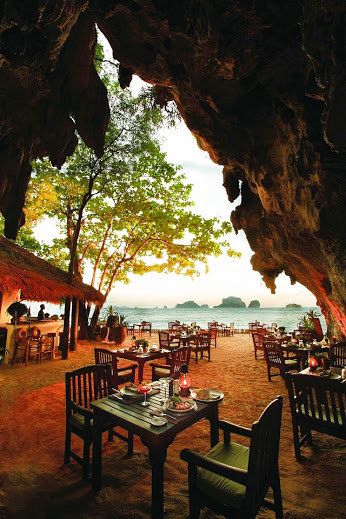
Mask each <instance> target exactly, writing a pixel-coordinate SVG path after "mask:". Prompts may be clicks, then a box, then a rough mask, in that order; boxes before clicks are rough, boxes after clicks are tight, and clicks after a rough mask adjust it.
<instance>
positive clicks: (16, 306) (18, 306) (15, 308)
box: [6, 301, 28, 317]
mask: <svg viewBox="0 0 346 519" xmlns="http://www.w3.org/2000/svg"><path fill="white" fill-rule="evenodd" d="M6 312H7V313H8V314H9V315H10V316H11V317H14V316H17V317H22V316H23V315H25V314H26V313H27V312H28V307H27V306H26V305H25V304H24V303H20V302H19V301H16V302H15V303H12V304H10V306H9V307H8V308H7V310H6Z"/></svg>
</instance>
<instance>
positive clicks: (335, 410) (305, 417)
mask: <svg viewBox="0 0 346 519" xmlns="http://www.w3.org/2000/svg"><path fill="white" fill-rule="evenodd" d="M285 382H286V387H287V390H288V396H289V400H290V407H291V416H292V428H293V443H294V451H295V456H296V458H297V459H298V460H299V459H300V458H301V452H300V447H301V446H302V445H303V444H304V443H308V444H311V443H312V436H311V431H312V430H314V431H318V432H321V433H324V434H329V435H331V436H335V437H336V438H341V439H342V440H346V411H345V409H346V384H341V383H340V381H339V380H332V379H327V378H321V377H317V376H312V375H304V374H300V373H287V375H286V377H285Z"/></svg>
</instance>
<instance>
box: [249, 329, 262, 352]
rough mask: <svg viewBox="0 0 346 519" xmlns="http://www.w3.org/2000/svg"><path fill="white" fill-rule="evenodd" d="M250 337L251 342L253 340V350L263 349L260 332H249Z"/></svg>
mask: <svg viewBox="0 0 346 519" xmlns="http://www.w3.org/2000/svg"><path fill="white" fill-rule="evenodd" d="M251 337H252V342H253V347H254V349H255V350H263V348H262V342H263V335H261V334H260V333H257V332H256V333H252V334H251Z"/></svg>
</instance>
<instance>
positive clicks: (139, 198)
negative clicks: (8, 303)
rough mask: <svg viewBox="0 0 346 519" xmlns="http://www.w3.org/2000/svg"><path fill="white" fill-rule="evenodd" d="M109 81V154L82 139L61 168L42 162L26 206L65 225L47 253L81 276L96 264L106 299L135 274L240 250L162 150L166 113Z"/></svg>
mask: <svg viewBox="0 0 346 519" xmlns="http://www.w3.org/2000/svg"><path fill="white" fill-rule="evenodd" d="M107 81H108V83H109V84H108V87H109V93H110V106H111V118H110V124H109V127H108V131H107V134H106V143H105V151H104V155H103V156H102V157H101V158H98V157H96V156H95V154H94V153H93V152H92V151H90V150H89V149H88V148H87V147H86V146H85V144H84V143H83V142H82V141H80V142H79V145H78V147H77V149H76V151H75V153H74V154H73V155H72V157H70V158H69V160H68V161H67V163H66V165H65V166H64V168H63V169H62V170H61V171H59V170H57V169H56V168H54V167H53V166H52V165H51V164H50V163H49V161H48V160H42V161H36V163H35V165H34V175H33V180H32V182H31V186H30V190H29V194H28V198H27V205H26V214H27V219H28V220H31V222H34V223H37V221H39V220H40V219H42V218H43V217H45V216H50V217H52V216H53V217H55V218H56V219H57V221H58V223H59V227H60V230H61V235H62V237H61V238H59V239H56V240H55V241H54V244H53V245H52V246H43V247H42V250H43V254H44V256H45V257H46V258H47V259H48V260H51V261H53V262H54V263H55V264H57V265H58V266H60V267H62V268H68V271H69V273H70V274H76V273H77V274H79V275H80V276H83V274H84V272H85V268H86V266H89V267H91V269H92V279H91V284H92V285H93V286H96V287H97V288H98V289H99V290H100V291H102V292H103V293H104V294H105V295H106V296H108V295H109V292H110V290H111V289H112V287H113V285H114V283H115V282H116V281H119V280H121V281H125V282H126V281H128V276H129V273H131V272H133V273H137V274H144V273H146V272H149V271H158V272H177V273H180V274H185V275H193V274H196V273H198V271H199V269H200V268H201V265H202V264H205V263H206V261H207V258H208V256H209V255H218V254H221V253H222V252H223V251H224V250H225V249H228V253H229V254H230V255H232V254H234V252H233V251H231V250H230V248H229V243H228V241H227V239H226V236H227V234H228V233H229V232H230V231H231V226H230V224H229V223H227V222H220V221H218V220H217V219H216V218H211V219H205V218H203V217H201V216H200V215H198V214H195V213H193V211H192V203H191V201H190V200H189V196H190V193H191V186H190V185H189V184H187V183H186V179H185V177H184V175H183V174H182V173H181V172H180V170H179V168H178V167H176V166H173V165H172V164H169V163H168V162H167V160H166V158H165V155H164V154H163V153H162V152H161V151H160V143H159V139H158V132H159V130H160V128H161V127H162V125H163V124H164V116H163V114H162V112H161V111H160V110H159V109H158V108H156V107H155V106H153V105H152V103H151V102H150V98H149V97H148V96H146V95H144V94H141V95H139V96H138V97H134V96H133V95H132V94H131V93H130V92H129V91H123V90H121V89H120V87H119V85H118V83H117V82H116V81H113V82H112V83H111V82H110V80H109V78H107ZM87 310H88V311H90V307H88V309H87ZM67 311H69V308H68V309H67ZM99 311H100V308H97V309H96V311H95V312H94V315H93V319H92V321H93V323H95V322H96V320H97V317H98V314H99ZM65 313H66V312H65Z"/></svg>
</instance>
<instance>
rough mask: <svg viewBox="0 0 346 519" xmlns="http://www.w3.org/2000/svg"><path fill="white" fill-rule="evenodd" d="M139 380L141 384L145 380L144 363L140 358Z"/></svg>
mask: <svg viewBox="0 0 346 519" xmlns="http://www.w3.org/2000/svg"><path fill="white" fill-rule="evenodd" d="M137 362H138V382H139V383H140V384H141V383H142V380H143V371H144V363H143V362H141V361H140V360H139V359H138V361H137Z"/></svg>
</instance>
